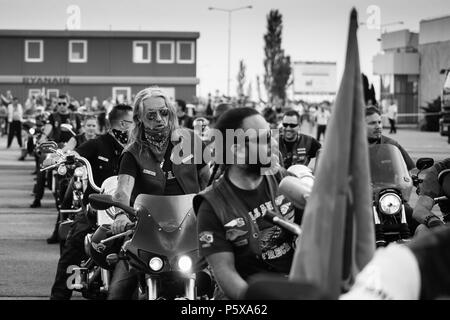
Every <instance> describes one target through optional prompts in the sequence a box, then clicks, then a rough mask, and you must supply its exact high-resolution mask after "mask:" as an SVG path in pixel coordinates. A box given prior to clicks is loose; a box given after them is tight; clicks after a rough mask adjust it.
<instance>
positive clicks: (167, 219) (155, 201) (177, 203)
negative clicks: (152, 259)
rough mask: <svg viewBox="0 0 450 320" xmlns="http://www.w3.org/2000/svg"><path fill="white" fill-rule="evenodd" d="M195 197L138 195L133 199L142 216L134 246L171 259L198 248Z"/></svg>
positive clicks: (134, 237)
mask: <svg viewBox="0 0 450 320" xmlns="http://www.w3.org/2000/svg"><path fill="white" fill-rule="evenodd" d="M194 196H195V194H188V195H179V196H158V195H148V194H141V195H139V196H138V197H137V198H136V200H135V202H134V207H135V208H136V209H139V210H138V214H139V217H138V224H137V226H136V230H135V233H134V236H133V239H132V245H133V247H135V248H138V249H141V250H145V251H147V252H153V253H156V254H160V255H163V256H166V257H168V258H169V259H171V258H173V257H175V256H176V255H178V254H180V253H185V252H189V251H192V250H195V249H197V223H196V217H195V214H194V211H193V209H192V199H193V198H194Z"/></svg>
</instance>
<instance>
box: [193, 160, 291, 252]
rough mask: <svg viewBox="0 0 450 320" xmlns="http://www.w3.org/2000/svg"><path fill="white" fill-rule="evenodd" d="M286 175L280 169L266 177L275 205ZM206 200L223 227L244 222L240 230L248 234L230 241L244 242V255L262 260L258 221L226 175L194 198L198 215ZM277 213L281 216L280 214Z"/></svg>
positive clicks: (284, 171) (241, 247)
mask: <svg viewBox="0 0 450 320" xmlns="http://www.w3.org/2000/svg"><path fill="white" fill-rule="evenodd" d="M286 175H288V173H287V171H286V170H284V169H280V170H279V171H278V172H277V173H276V174H275V175H265V176H264V179H265V180H266V181H267V183H268V186H269V192H270V197H271V200H272V203H273V204H275V203H276V202H275V197H276V196H277V190H278V184H279V183H280V181H281V179H283V178H284V177H285V176H286ZM204 200H206V201H208V203H209V204H210V205H211V207H212V208H213V209H214V213H215V214H216V216H217V217H218V218H219V221H220V222H221V223H222V225H224V226H225V225H226V224H228V223H230V222H231V221H233V220H236V219H243V220H244V224H242V222H241V223H240V226H239V229H240V230H242V231H244V232H245V231H246V234H245V235H244V236H242V237H239V238H238V239H234V240H233V239H230V241H231V242H233V243H237V242H239V243H243V242H242V241H244V242H246V243H247V244H246V245H245V246H242V245H239V247H240V250H245V252H244V253H243V255H254V256H255V255H256V258H257V259H262V257H261V246H260V243H259V237H260V230H259V227H258V224H257V223H256V220H253V219H252V218H251V217H250V216H249V214H248V209H247V208H246V207H245V206H244V204H243V203H242V201H241V200H240V198H239V197H238V196H237V195H236V194H235V192H234V190H233V189H232V186H230V182H228V181H227V180H226V179H225V176H224V175H222V177H221V178H220V179H219V180H216V181H214V183H213V184H212V185H210V186H209V187H208V188H206V189H205V190H203V191H202V192H200V193H199V194H197V195H196V196H195V197H194V200H193V204H194V211H195V213H196V214H197V213H198V209H199V208H200V204H201V203H202V201H204ZM273 207H274V208H277V206H276V205H273ZM276 213H277V214H278V215H280V216H281V214H280V213H279V212H276ZM236 221H239V220H236ZM230 231H231V230H230ZM244 248H245V249H244Z"/></svg>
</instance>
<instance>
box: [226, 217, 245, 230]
mask: <svg viewBox="0 0 450 320" xmlns="http://www.w3.org/2000/svg"><path fill="white" fill-rule="evenodd" d="M243 226H245V220H244V218H236V219H233V220H231V221H230V222H228V223H227V224H226V225H225V226H224V227H228V228H233V227H238V228H241V227H243Z"/></svg>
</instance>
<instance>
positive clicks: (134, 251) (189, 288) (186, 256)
mask: <svg viewBox="0 0 450 320" xmlns="http://www.w3.org/2000/svg"><path fill="white" fill-rule="evenodd" d="M193 197H194V194H188V195H178V196H158V195H148V194H141V195H139V196H138V197H137V198H136V200H135V203H134V208H132V207H129V206H126V205H123V204H121V203H119V202H116V201H114V200H113V199H112V197H111V196H110V195H98V194H93V195H90V196H89V202H90V204H91V205H92V207H93V208H95V209H97V210H105V209H108V208H110V207H112V206H114V207H118V208H120V209H122V210H123V211H124V212H125V213H126V214H128V215H129V217H130V218H132V219H136V224H135V226H134V227H133V228H132V229H131V230H127V231H125V232H123V233H121V234H117V235H115V236H111V237H108V238H105V239H103V240H101V241H100V242H98V243H94V242H92V243H91V254H92V253H94V254H95V253H96V252H97V253H99V252H102V251H104V250H105V248H106V245H105V244H107V243H109V242H111V241H113V240H116V239H118V238H123V237H128V236H130V237H131V239H129V240H126V241H125V242H124V244H123V246H122V248H121V250H120V252H119V253H110V254H108V255H107V257H106V261H107V262H108V263H109V264H111V265H114V264H115V263H117V262H118V261H119V260H124V261H125V262H126V263H127V264H128V265H129V267H131V268H135V269H136V270H137V271H138V273H139V274H140V276H139V293H140V298H141V299H146V300H157V299H158V300H159V299H189V300H197V299H205V298H206V297H208V296H210V295H212V290H211V287H212V286H211V277H210V275H209V274H208V272H206V271H205V270H204V269H205V268H206V266H207V264H206V261H205V260H204V259H201V258H200V257H199V255H198V244H197V224H196V217H195V214H194V212H193V209H192V199H193ZM108 252H110V251H108Z"/></svg>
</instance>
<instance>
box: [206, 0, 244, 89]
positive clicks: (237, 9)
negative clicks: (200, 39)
mask: <svg viewBox="0 0 450 320" xmlns="http://www.w3.org/2000/svg"><path fill="white" fill-rule="evenodd" d="M251 8H253V7H252V6H245V7H239V8H234V9H222V8H215V7H209V8H208V10H217V11H224V12H228V75H227V96H230V80H231V79H230V53H231V14H232V13H233V12H235V11H239V10H244V9H251Z"/></svg>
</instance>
